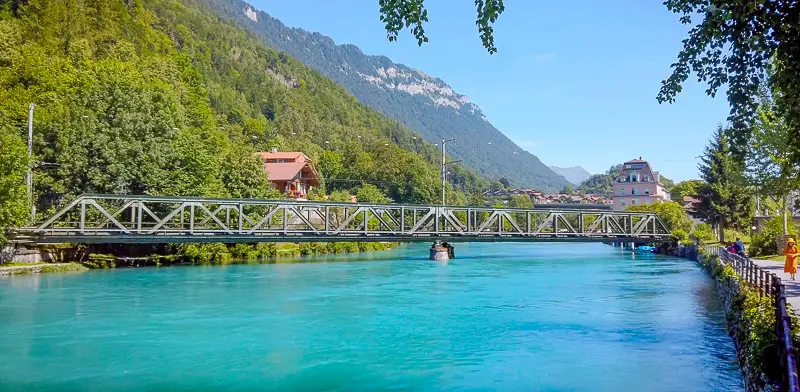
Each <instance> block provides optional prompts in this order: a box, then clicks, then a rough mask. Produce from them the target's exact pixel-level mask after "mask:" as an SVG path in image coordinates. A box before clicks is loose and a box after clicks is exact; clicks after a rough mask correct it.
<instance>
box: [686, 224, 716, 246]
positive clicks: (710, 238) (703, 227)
mask: <svg viewBox="0 0 800 392" xmlns="http://www.w3.org/2000/svg"><path fill="white" fill-rule="evenodd" d="M692 236H694V237H697V238H698V239H700V241H703V242H715V241H716V239H717V238H716V236H715V235H714V228H713V227H711V225H709V224H708V223H698V224H696V225H695V226H694V228H693V229H692Z"/></svg>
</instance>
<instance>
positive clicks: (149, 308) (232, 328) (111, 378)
mask: <svg viewBox="0 0 800 392" xmlns="http://www.w3.org/2000/svg"><path fill="white" fill-rule="evenodd" d="M426 256H427V246H425V245H421V244H420V245H413V246H409V247H403V248H399V249H396V250H392V251H387V252H377V253H373V254H362V255H337V256H321V257H316V258H309V259H304V260H302V261H303V262H297V263H285V264H261V265H229V266H204V267H167V268H140V269H118V270H105V271H90V272H85V273H58V274H56V273H54V274H43V275H34V276H14V277H7V278H3V279H0V390H2V391H145V390H147V391H156V390H159V391H160V390H165V391H166V390H169V391H188V390H203V391H212V390H226V391H680V392H690V391H737V390H739V391H741V390H743V387H742V381H741V379H740V375H739V368H738V365H737V363H736V358H735V353H734V347H733V344H732V342H731V340H730V338H729V337H728V336H727V335H726V332H725V320H724V315H723V312H722V307H721V303H720V301H719V300H718V298H717V295H716V291H715V288H714V285H713V282H712V281H711V279H709V278H708V277H707V276H706V275H705V274H704V273H703V272H702V271H701V270H700V269H699V268H698V266H696V265H695V264H694V263H692V262H690V261H688V260H683V259H676V258H668V257H660V256H655V255H639V254H637V255H633V254H631V253H630V252H625V251H622V250H620V249H616V248H612V247H609V246H605V245H601V244H583V245H572V244H458V245H456V256H457V257H458V258H457V259H455V260H451V261H450V262H448V263H437V262H433V261H428V260H427V259H426V258H427V257H426ZM311 261H318V262H311ZM344 261H349V262H344Z"/></svg>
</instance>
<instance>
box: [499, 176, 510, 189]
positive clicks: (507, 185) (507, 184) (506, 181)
mask: <svg viewBox="0 0 800 392" xmlns="http://www.w3.org/2000/svg"><path fill="white" fill-rule="evenodd" d="M498 182H500V183H501V184H503V188H506V189H508V188H511V181H509V179H508V178H505V177H502V178H500V179H499V180H498Z"/></svg>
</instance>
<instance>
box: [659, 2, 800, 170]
mask: <svg viewBox="0 0 800 392" xmlns="http://www.w3.org/2000/svg"><path fill="white" fill-rule="evenodd" d="M664 4H665V5H666V6H667V8H668V9H669V10H670V11H672V12H674V13H676V14H679V15H680V20H681V22H682V23H683V24H693V21H695V20H698V19H699V22H698V23H697V24H695V25H694V27H693V28H692V29H691V30H690V31H689V37H688V38H687V39H685V40H684V41H683V49H682V50H681V52H680V54H679V55H678V60H677V61H676V62H675V64H673V66H672V67H673V72H672V75H671V76H670V77H669V78H668V79H667V80H665V81H664V82H662V87H661V91H660V93H659V95H658V100H659V102H673V101H674V100H675V97H676V96H677V94H678V93H680V91H681V89H682V85H683V83H684V82H685V81H686V80H687V79H688V78H689V75H690V74H691V73H692V72H694V73H696V74H697V75H698V77H699V78H700V80H702V81H705V82H707V83H708V89H707V90H706V92H707V93H708V94H709V95H711V96H714V95H715V94H716V92H717V90H718V89H719V88H720V87H721V86H723V85H725V86H727V89H726V90H727V95H728V101H729V103H730V105H731V116H730V118H729V120H730V121H731V123H732V124H733V132H732V136H733V142H734V147H739V146H741V147H744V146H746V141H747V140H748V139H749V136H748V134H749V130H750V129H749V126H748V125H749V124H750V122H751V120H752V119H753V118H755V117H756V116H757V112H758V111H757V105H758V100H757V97H758V91H759V83H760V81H761V78H762V76H763V75H764V73H765V72H766V71H767V70H768V69H769V68H770V67H771V65H772V64H775V65H777V66H776V72H775V75H774V76H775V77H774V78H773V79H772V80H771V83H772V85H773V87H776V88H777V89H779V90H780V91H783V92H784V95H783V97H782V100H783V101H784V103H785V108H786V114H787V121H788V123H789V124H790V125H791V126H792V127H793V128H794V129H797V128H798V125H800V84H798V83H797V80H800V18H798V17H797V15H798V13H800V3H798V2H796V1H760V2H742V1H738V0H721V1H720V0H667V1H665V2H664ZM723 48H724V49H723ZM734 150H735V151H736V152H737V153H739V155H742V156H743V155H744V151H742V150H743V149H740V148H734Z"/></svg>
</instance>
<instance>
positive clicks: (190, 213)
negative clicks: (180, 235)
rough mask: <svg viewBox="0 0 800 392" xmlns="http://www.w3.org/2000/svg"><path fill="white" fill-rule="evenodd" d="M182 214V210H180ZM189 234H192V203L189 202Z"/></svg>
mask: <svg viewBox="0 0 800 392" xmlns="http://www.w3.org/2000/svg"><path fill="white" fill-rule="evenodd" d="M181 216H183V211H181ZM189 234H194V203H191V204H189Z"/></svg>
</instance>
